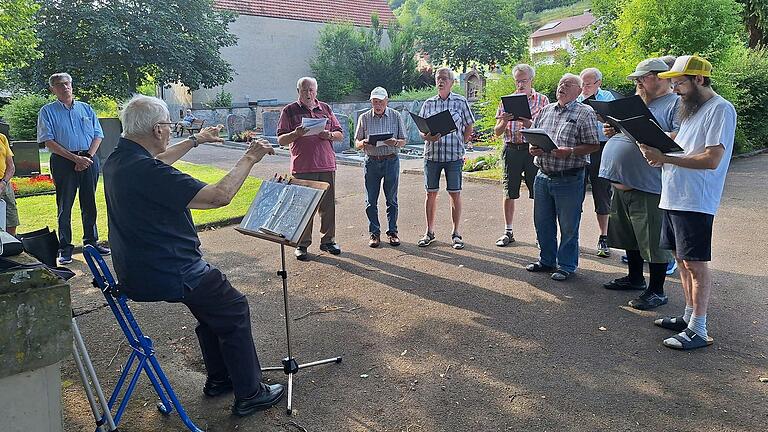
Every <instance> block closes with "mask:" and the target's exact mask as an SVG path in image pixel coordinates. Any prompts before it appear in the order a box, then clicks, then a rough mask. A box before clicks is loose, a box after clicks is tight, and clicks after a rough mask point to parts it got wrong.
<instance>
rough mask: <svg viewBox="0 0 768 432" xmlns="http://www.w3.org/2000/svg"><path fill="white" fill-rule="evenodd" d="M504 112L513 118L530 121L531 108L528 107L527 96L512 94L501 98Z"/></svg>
mask: <svg viewBox="0 0 768 432" xmlns="http://www.w3.org/2000/svg"><path fill="white" fill-rule="evenodd" d="M501 104H502V105H503V106H504V112H505V113H507V114H512V115H514V116H515V118H526V119H531V118H532V117H533V116H532V115H531V107H530V105H528V96H526V95H524V94H512V95H507V96H502V97H501Z"/></svg>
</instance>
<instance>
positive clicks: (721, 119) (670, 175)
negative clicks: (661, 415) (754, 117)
mask: <svg viewBox="0 0 768 432" xmlns="http://www.w3.org/2000/svg"><path fill="white" fill-rule="evenodd" d="M711 75H712V64H711V63H710V62H709V61H707V60H706V59H704V58H702V57H699V56H697V55H692V56H691V55H686V56H681V57H678V59H677V60H676V61H675V64H674V65H673V66H672V69H671V70H669V71H668V72H662V73H660V74H659V77H660V78H663V79H670V80H671V85H672V88H673V90H674V91H675V93H677V94H678V95H680V108H679V110H678V116H679V118H680V131H679V132H678V133H677V137H676V138H675V141H676V142H677V143H678V144H679V145H680V147H682V148H683V150H684V151H683V152H682V153H678V154H663V153H661V152H660V151H659V150H657V149H655V148H653V147H649V146H647V145H643V144H641V145H640V149H641V151H642V152H643V156H645V158H646V159H647V160H648V163H649V164H651V165H652V166H660V167H662V177H661V184H662V188H661V200H660V202H659V208H661V209H662V214H663V216H662V221H661V223H662V225H661V247H662V248H664V249H669V250H672V251H673V252H674V254H675V259H677V264H678V266H679V268H680V280H681V281H682V285H683V292H684V294H685V304H686V306H685V311H684V313H683V315H682V316H675V317H669V318H663V319H658V320H656V321H655V322H654V323H655V324H656V325H658V326H660V327H663V328H666V329H670V330H674V331H679V332H680V333H678V334H676V335H675V336H673V337H670V338H667V339H665V340H664V345H665V346H667V347H670V348H674V349H681V350H690V349H695V348H700V347H704V346H707V345H711V344H712V342H713V339H712V338H711V337H710V336H709V334H708V332H707V306H708V305H709V297H710V292H711V289H712V276H711V274H710V272H709V265H708V262H709V261H710V260H711V255H712V223H713V221H714V217H715V213H716V212H717V209H718V207H719V206H720V198H721V197H722V194H723V187H724V185H725V176H726V174H727V172H728V165H729V163H730V160H731V154H732V152H733V142H734V136H735V133H736V110H735V109H734V107H733V104H731V103H730V102H728V101H727V100H725V99H724V98H723V97H722V96H720V95H718V94H717V93H715V91H714V90H713V89H712V81H711V78H710V77H711Z"/></svg>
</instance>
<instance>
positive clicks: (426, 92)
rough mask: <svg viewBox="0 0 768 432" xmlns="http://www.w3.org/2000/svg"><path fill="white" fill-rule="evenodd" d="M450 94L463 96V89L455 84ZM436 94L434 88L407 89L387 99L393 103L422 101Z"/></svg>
mask: <svg viewBox="0 0 768 432" xmlns="http://www.w3.org/2000/svg"><path fill="white" fill-rule="evenodd" d="M451 91H452V92H454V93H457V94H460V95H462V96H464V89H462V88H461V86H460V85H458V84H455V85H454V86H453V88H452V89H451ZM436 94H437V89H436V88H435V87H425V88H421V89H408V90H403V91H402V92H400V93H398V94H396V95H392V96H390V97H389V100H393V101H414V100H417V101H424V100H427V99H429V98H431V97H432V96H434V95H436Z"/></svg>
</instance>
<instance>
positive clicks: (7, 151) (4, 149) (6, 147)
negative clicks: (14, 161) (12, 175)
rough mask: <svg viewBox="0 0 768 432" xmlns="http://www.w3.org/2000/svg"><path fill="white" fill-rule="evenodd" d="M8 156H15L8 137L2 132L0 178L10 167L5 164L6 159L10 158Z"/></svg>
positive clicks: (0, 139)
mask: <svg viewBox="0 0 768 432" xmlns="http://www.w3.org/2000/svg"><path fill="white" fill-rule="evenodd" d="M8 156H11V157H13V152H12V151H11V145H10V144H8V138H6V137H5V135H3V134H1V133H0V178H3V176H4V175H5V170H6V169H8V167H7V166H5V160H6V159H8Z"/></svg>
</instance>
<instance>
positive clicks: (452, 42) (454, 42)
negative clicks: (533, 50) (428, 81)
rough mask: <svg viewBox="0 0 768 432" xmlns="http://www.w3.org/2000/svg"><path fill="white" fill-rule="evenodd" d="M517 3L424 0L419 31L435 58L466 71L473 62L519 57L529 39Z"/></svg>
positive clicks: (488, 62) (420, 37)
mask: <svg viewBox="0 0 768 432" xmlns="http://www.w3.org/2000/svg"><path fill="white" fill-rule="evenodd" d="M517 6H518V3H517V1H514V0H511V1H510V0H475V1H471V2H467V1H464V0H425V2H424V4H422V5H421V7H419V9H418V15H419V20H418V22H416V23H414V25H415V26H416V34H417V36H418V38H419V40H420V42H421V46H422V48H423V49H424V50H425V51H426V52H428V53H429V55H430V56H431V57H432V59H433V60H437V61H443V62H445V63H447V64H449V65H450V66H452V67H454V68H459V67H460V68H461V69H462V70H463V71H465V72H466V70H467V67H468V66H469V64H470V63H471V62H478V63H481V64H491V63H505V62H507V61H508V60H510V59H515V58H520V57H521V56H522V54H523V53H524V51H525V49H526V46H527V42H528V29H526V28H525V27H523V25H522V24H521V23H520V21H519V20H518V19H517V16H516V11H517Z"/></svg>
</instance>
